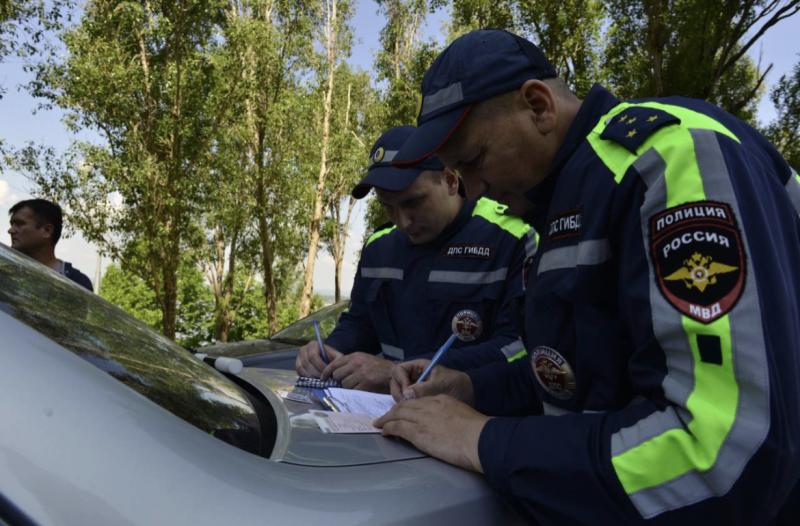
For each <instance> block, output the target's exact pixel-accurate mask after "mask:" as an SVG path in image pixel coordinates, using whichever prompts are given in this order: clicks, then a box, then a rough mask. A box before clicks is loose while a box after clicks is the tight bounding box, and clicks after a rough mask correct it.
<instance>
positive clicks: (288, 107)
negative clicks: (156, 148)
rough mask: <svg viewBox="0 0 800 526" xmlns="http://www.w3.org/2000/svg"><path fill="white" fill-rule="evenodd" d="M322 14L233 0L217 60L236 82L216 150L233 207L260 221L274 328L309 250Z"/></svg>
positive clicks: (307, 6) (258, 0) (259, 246)
mask: <svg viewBox="0 0 800 526" xmlns="http://www.w3.org/2000/svg"><path fill="white" fill-rule="evenodd" d="M316 17H317V5H316V3H312V2H297V1H289V0H281V1H266V2H265V1H262V0H252V1H241V2H236V3H233V4H231V8H230V9H229V11H228V12H227V20H228V25H227V27H226V29H225V34H224V36H225V46H224V48H223V49H222V50H221V53H220V54H219V57H218V62H217V64H218V69H219V75H220V78H221V79H236V82H235V85H232V86H231V89H230V92H228V93H224V94H223V95H222V96H221V98H220V100H221V101H223V100H224V102H225V104H227V105H228V106H229V107H230V114H229V118H228V120H227V121H226V123H225V126H223V127H221V128H220V131H221V133H219V134H218V138H217V144H216V148H217V153H218V155H220V156H223V157H225V158H228V159H230V160H231V162H230V163H229V165H228V167H227V168H226V169H225V170H226V173H225V175H224V177H228V178H229V179H230V180H232V181H237V183H236V184H237V185H238V186H239V188H238V190H237V189H236V188H235V186H234V187H232V192H233V193H232V196H233V197H234V198H235V197H236V195H237V194H238V196H239V198H238V200H237V202H236V203H232V205H233V206H234V208H235V207H239V210H241V211H242V212H243V213H244V215H245V216H248V217H249V218H250V220H251V221H252V222H253V223H254V224H255V232H256V236H255V237H256V250H257V254H258V256H257V259H258V261H259V270H260V272H261V275H262V278H263V280H262V282H261V287H260V289H261V290H262V292H263V298H264V303H265V307H266V319H267V324H268V327H269V332H273V331H274V330H275V329H277V327H278V323H279V303H280V302H281V301H282V300H281V298H283V297H284V296H285V295H286V294H287V290H288V289H287V285H286V283H287V278H288V277H289V276H290V275H291V273H293V272H296V266H297V265H298V263H299V262H300V261H301V260H302V258H303V255H304V246H303V242H304V240H303V238H304V233H305V226H306V225H307V223H308V220H307V217H308V209H309V207H310V205H309V202H308V200H309V186H310V183H309V182H308V179H309V177H308V176H307V175H306V171H305V168H306V166H307V164H308V163H309V161H308V159H307V157H308V156H309V153H308V152H309V148H310V146H309V145H308V144H307V143H308V142H309V137H308V135H309V130H308V122H309V120H310V119H311V115H312V114H311V108H310V107H311V104H310V100H309V96H308V94H307V89H306V88H305V86H304V85H303V80H304V78H305V77H306V76H307V75H306V72H307V71H308V70H309V68H310V59H311V55H312V52H313V49H312V42H313V38H312V31H313V24H314V21H315V20H316ZM232 233H233V231H230V232H229V235H228V240H229V241H230V239H232V238H231V234H232ZM245 257H249V256H245ZM241 259H242V258H241V257H240V260H241ZM228 267H229V268H236V267H230V264H229V265H228ZM231 281H235V280H231Z"/></svg>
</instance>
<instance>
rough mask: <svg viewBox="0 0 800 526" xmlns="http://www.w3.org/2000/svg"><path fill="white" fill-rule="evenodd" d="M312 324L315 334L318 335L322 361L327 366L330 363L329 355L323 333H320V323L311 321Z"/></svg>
mask: <svg viewBox="0 0 800 526" xmlns="http://www.w3.org/2000/svg"><path fill="white" fill-rule="evenodd" d="M311 323H312V324H313V325H314V332H315V333H316V335H317V344H318V345H319V354H320V356H322V361H323V362H325V363H326V364H328V363H330V360H329V359H328V353H327V352H326V351H325V342H323V341H322V333H320V331H319V322H318V321H317V320H311Z"/></svg>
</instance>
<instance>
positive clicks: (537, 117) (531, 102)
mask: <svg viewBox="0 0 800 526" xmlns="http://www.w3.org/2000/svg"><path fill="white" fill-rule="evenodd" d="M519 95H520V98H519V102H520V104H521V105H522V107H523V108H524V109H525V110H527V111H529V112H530V115H531V121H532V122H533V125H534V126H536V128H537V129H538V130H539V133H540V134H542V135H547V134H549V133H551V132H553V131H555V129H556V123H557V121H558V119H557V118H556V115H557V113H558V98H557V97H556V94H555V93H553V90H552V89H550V86H548V85H547V84H546V83H544V82H542V81H541V80H536V79H530V80H527V81H525V83H524V84H523V85H522V86H521V87H520V88H519Z"/></svg>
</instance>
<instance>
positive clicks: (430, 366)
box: [415, 334, 456, 383]
mask: <svg viewBox="0 0 800 526" xmlns="http://www.w3.org/2000/svg"><path fill="white" fill-rule="evenodd" d="M454 341H456V335H455V334H451V335H450V337H449V338H447V341H446V342H444V343H443V344H442V346H441V347H439V350H438V351H436V354H434V355H433V358H431V363H429V364H428V366H427V367H426V368H425V370H424V371H422V374H421V375H419V378H417V381H416V382H415V383H420V382H424V381H425V379H426V378H428V375H429V374H431V371H432V370H433V368H434V367H436V364H437V363H439V360H441V359H442V356H444V353H446V352H447V350H448V349H449V348H450V346H451V345H453V342H454Z"/></svg>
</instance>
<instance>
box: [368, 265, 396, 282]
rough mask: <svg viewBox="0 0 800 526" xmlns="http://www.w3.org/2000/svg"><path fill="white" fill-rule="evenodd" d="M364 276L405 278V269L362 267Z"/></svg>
mask: <svg viewBox="0 0 800 526" xmlns="http://www.w3.org/2000/svg"><path fill="white" fill-rule="evenodd" d="M361 277H362V278H378V279H399V280H402V279H403V269H401V268H392V267H361Z"/></svg>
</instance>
